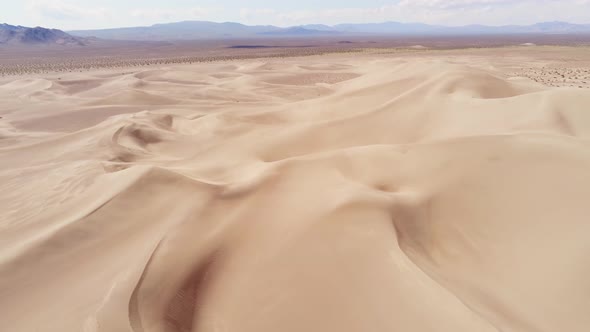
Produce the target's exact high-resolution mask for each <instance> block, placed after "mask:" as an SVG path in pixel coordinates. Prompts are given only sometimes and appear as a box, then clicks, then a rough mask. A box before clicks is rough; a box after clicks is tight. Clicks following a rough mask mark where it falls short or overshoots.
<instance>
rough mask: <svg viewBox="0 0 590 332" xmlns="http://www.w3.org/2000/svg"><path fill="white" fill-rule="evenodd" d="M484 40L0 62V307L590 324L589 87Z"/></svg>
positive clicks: (61, 312) (232, 327)
mask: <svg viewBox="0 0 590 332" xmlns="http://www.w3.org/2000/svg"><path fill="white" fill-rule="evenodd" d="M491 61H492V60H490V59H484V60H482V59H479V60H477V62H473V63H469V62H466V63H461V64H460V63H451V62H450V61H446V60H441V59H440V58H437V59H425V58H423V59H396V58H388V57H378V56H367V57H356V56H355V57H350V56H342V55H336V56H325V57H316V58H306V59H304V60H302V59H298V58H293V59H288V60H286V59H274V60H244V61H235V62H234V63H233V64H231V65H230V64H227V63H225V64H224V63H210V64H197V65H184V66H170V67H162V68H160V69H158V70H147V69H135V70H133V71H130V72H127V73H120V74H117V75H115V73H114V72H108V71H101V72H89V73H85V74H80V73H77V74H71V77H67V76H63V75H62V76H60V77H57V76H55V77H53V76H51V75H48V76H47V77H45V78H43V79H18V80H14V79H13V80H12V81H5V82H4V83H3V84H2V85H1V86H0V104H1V105H2V106H1V108H0V116H1V117H2V118H1V119H0V160H1V162H0V189H1V190H0V207H1V208H2V213H1V216H0V321H1V322H2V328H0V329H1V330H6V331H11V332H31V331H72V332H80V331H84V332H98V331H101V332H110V331H117V332H119V331H120V332H180V331H183V332H184V331H193V332H196V331H199V332H205V331H211V332H222V331H223V332H230V331H239V332H250V331H251V332H262V331H269V332H270V331H273V332H275V331H283V332H289V331H293V332H295V331H297V332H299V331H339V332H345V331H351V332H352V331H355V332H356V331H469V332H472V331H531V332H532V331H534V332H540V331H546V332H549V331H571V332H575V331H579V332H584V331H587V330H588V326H590V315H589V312H588V310H589V309H588V308H590V289H589V288H588V280H589V279H590V265H589V264H588V258H589V256H588V255H589V253H590V241H588V239H587V237H588V234H590V223H589V222H588V215H589V214H590V207H589V205H588V197H590V172H589V171H588V170H590V141H589V140H588V139H589V138H590V112H589V107H590V91H588V90H584V89H569V88H560V89H555V88H549V87H546V86H543V85H540V84H538V83H536V82H534V81H532V80H528V79H512V78H510V77H509V76H508V75H507V74H506V72H505V71H502V70H496V69H493V66H490V63H491ZM455 62H457V61H455ZM486 67H487V68H488V69H482V68H486ZM138 82H140V83H141V82H143V83H141V84H138ZM38 93H46V94H44V95H43V98H39V97H36V96H37V95H36V94H38Z"/></svg>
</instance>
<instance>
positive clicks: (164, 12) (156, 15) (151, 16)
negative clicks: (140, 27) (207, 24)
mask: <svg viewBox="0 0 590 332" xmlns="http://www.w3.org/2000/svg"><path fill="white" fill-rule="evenodd" d="M222 10H223V9H222V8H206V7H193V8H137V9H134V10H132V11H131V13H130V14H131V16H132V17H134V18H137V19H140V20H145V21H159V22H170V21H175V20H177V21H179V20H195V19H207V18H208V17H211V15H213V14H216V13H219V12H221V11H222Z"/></svg>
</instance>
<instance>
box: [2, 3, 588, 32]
mask: <svg viewBox="0 0 590 332" xmlns="http://www.w3.org/2000/svg"><path fill="white" fill-rule="evenodd" d="M5 1H6V2H7V3H3V4H2V11H1V12H0V23H2V22H5V23H9V24H19V25H25V26H46V27H54V28H60V29H65V30H67V29H94V28H108V27H124V26H138V25H151V24H154V23H164V22H175V21H182V20H207V21H215V22H225V21H233V22H241V23H245V24H273V25H278V26H291V25H299V24H310V23H324V24H337V23H366V22H382V21H399V22H422V23H430V24H443V25H464V24H488V25H504V24H531V23H536V22H542V21H555V20H559V21H568V22H572V23H590V0H389V1H383V0H291V1H281V0H275V1H266V0H249V1H243V0H242V1H240V0H200V1H195V0H165V1H163V0H16V1H15V0H5Z"/></svg>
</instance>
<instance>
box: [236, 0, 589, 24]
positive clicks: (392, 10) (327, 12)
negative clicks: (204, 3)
mask: <svg viewBox="0 0 590 332" xmlns="http://www.w3.org/2000/svg"><path fill="white" fill-rule="evenodd" d="M240 17H241V18H242V19H244V20H246V21H247V22H248V23H258V24H261V23H269V24H276V25H281V26H288V25H297V24H309V23H324V24H338V23H368V22H383V21H399V22H421V23H429V24H443V25H465V24H489V25H508V24H532V23H538V22H542V21H553V20H562V21H569V22H572V23H590V0H401V1H398V2H397V3H394V4H391V5H386V6H381V7H373V8H360V7H359V8H335V9H323V10H313V11H312V10H291V11H277V10H272V9H252V8H243V9H241V11H240Z"/></svg>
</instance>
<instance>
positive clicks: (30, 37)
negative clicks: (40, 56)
mask: <svg viewBox="0 0 590 332" xmlns="http://www.w3.org/2000/svg"><path fill="white" fill-rule="evenodd" d="M43 44H45V45H50V44H57V45H76V46H84V45H85V40H84V39H83V38H80V37H74V36H72V35H70V34H68V33H66V32H64V31H62V30H58V29H47V28H43V27H39V26H37V27H33V28H30V27H24V26H21V25H10V24H7V23H2V24H0V45H43Z"/></svg>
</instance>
